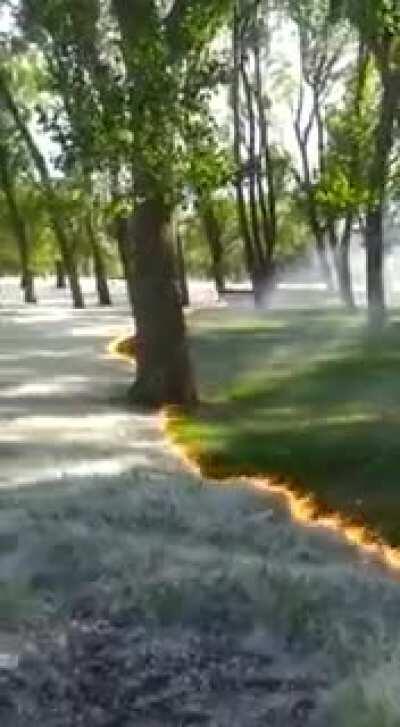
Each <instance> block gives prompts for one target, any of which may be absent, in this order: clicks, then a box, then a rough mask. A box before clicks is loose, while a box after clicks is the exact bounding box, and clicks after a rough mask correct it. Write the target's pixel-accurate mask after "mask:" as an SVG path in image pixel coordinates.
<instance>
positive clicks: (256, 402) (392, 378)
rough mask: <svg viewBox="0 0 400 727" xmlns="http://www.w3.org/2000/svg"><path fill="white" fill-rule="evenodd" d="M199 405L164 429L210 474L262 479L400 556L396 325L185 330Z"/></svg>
mask: <svg viewBox="0 0 400 727" xmlns="http://www.w3.org/2000/svg"><path fill="white" fill-rule="evenodd" d="M191 333H192V339H193V351H194V359H195V365H196V369H197V374H198V377H199V385H200V395H201V399H202V405H201V407H200V409H199V411H198V412H196V413H195V414H194V415H189V416H184V417H183V418H178V419H177V420H176V421H175V423H174V424H173V426H172V429H173V433H174V436H175V437H176V439H177V440H178V441H179V442H181V443H184V444H185V445H186V446H188V447H189V449H191V450H192V451H193V452H195V453H196V456H197V457H198V458H199V460H200V461H201V463H202V465H203V467H204V469H205V471H207V473H208V474H215V475H218V474H219V473H221V474H224V473H225V474H249V473H253V474H259V473H266V474H269V475H273V476H276V477H277V478H283V480H284V481H289V482H291V483H292V485H293V486H296V487H298V488H299V489H300V490H301V491H303V492H307V493H312V494H313V495H314V496H315V497H316V498H317V500H318V501H319V502H320V504H322V505H323V506H325V507H326V508H327V509H333V510H338V511H340V512H341V513H343V514H345V515H348V516H350V517H351V518H352V519H355V520H357V521H358V520H360V519H362V520H363V521H364V522H366V523H367V524H368V525H370V526H371V527H372V528H373V529H374V531H377V532H378V533H379V534H380V535H381V536H383V537H384V539H385V540H386V541H389V542H390V543H391V544H395V545H400V457H399V454H400V376H399V375H400V316H399V315H398V314H396V315H394V316H392V319H391V322H390V323H389V325H388V326H387V328H386V329H385V330H384V331H383V332H381V333H380V334H379V335H375V336H374V337H371V336H370V335H368V333H367V330H366V327H365V320H364V316H363V315H362V314H358V315H357V314H355V315H346V314H345V313H341V312H340V311H336V310H327V311H319V312H313V311H295V312H279V311H278V312H275V311H274V312H265V313H263V314H256V313H254V314H253V313H252V312H247V313H243V312H238V311H230V312H228V311H226V310H223V309H222V310H220V311H212V312H211V311H210V312H207V313H204V312H202V313H199V314H197V315H196V316H194V317H193V318H192V319H191Z"/></svg>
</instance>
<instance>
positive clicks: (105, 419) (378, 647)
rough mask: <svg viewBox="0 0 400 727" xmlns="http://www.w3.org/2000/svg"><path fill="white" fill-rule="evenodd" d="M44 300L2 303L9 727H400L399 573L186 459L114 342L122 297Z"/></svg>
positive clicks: (3, 638) (2, 562) (1, 710)
mask: <svg viewBox="0 0 400 727" xmlns="http://www.w3.org/2000/svg"><path fill="white" fill-rule="evenodd" d="M118 290H119V289H118ZM118 290H114V295H116V294H117V298H118V295H119V294H118ZM54 295H55V293H54V291H53V290H52V289H51V288H49V287H48V286H45V285H44V286H43V290H42V296H41V297H42V299H43V298H44V302H43V303H42V304H41V306H39V308H37V309H34V308H29V309H28V310H26V309H22V308H18V309H16V307H15V305H12V306H9V304H8V301H7V300H4V304H3V310H2V314H3V315H1V316H0V319H1V336H2V353H1V357H0V371H1V374H2V379H1V382H2V383H1V391H0V396H1V399H2V404H3V406H2V412H1V417H2V420H3V421H2V430H1V432H2V439H3V441H2V447H3V452H4V457H3V458H2V460H3V461H2V464H3V462H4V469H3V468H2V474H1V476H2V485H3V487H2V489H1V492H0V582H1V599H0V717H1V719H0V723H1V724H2V725H5V726H6V727H25V726H26V727H27V726H28V725H29V727H39V726H40V727H77V726H78V725H85V727H92V726H93V727H96V726H98V727H111V726H113V725H114V726H115V727H117V725H118V727H125V726H126V727H127V726H130V725H135V726H136V725H139V726H140V727H141V726H143V727H151V726H154V725H160V726H161V725H162V726H164V725H165V726H168V725H171V727H172V726H177V725H199V724H205V725H218V727H225V725H237V727H243V726H244V725H246V727H252V726H253V725H254V726H255V725H264V726H266V725H279V727H303V726H305V725H314V726H316V727H329V725H332V726H334V725H338V726H340V727H377V725H379V726H381V725H382V726H383V727H392V726H393V727H395V725H398V724H399V721H400V700H399V696H398V687H397V683H398V676H399V663H398V662H399V655H400V649H399V644H400V623H399V620H398V604H399V597H400V585H399V584H398V582H397V580H396V579H395V578H394V577H391V576H390V574H389V573H387V572H385V571H384V570H383V569H382V568H380V567H378V566H377V565H374V564H372V563H369V562H365V560H364V559H363V558H362V556H361V555H360V553H358V552H357V551H355V550H354V549H351V548H350V547H349V546H347V545H346V544H345V543H343V542H341V541H340V540H339V539H337V538H335V537H333V536H332V535H330V534H328V533H326V532H323V531H311V530H306V529H302V528H300V527H299V526H297V525H295V524H294V523H293V522H291V521H290V519H289V518H288V515H287V513H286V512H285V510H284V508H283V507H282V505H281V503H279V502H278V501H277V500H274V499H273V498H271V497H267V496H265V497H260V496H259V495H256V494H255V493H254V492H252V491H251V490H250V489H249V487H248V486H246V485H245V484H244V483H243V482H240V481H238V480H232V481H231V482H229V483H226V484H225V485H221V484H218V483H215V482H211V481H206V480H204V479H202V478H200V477H198V476H196V475H195V474H193V473H191V472H188V471H186V470H185V468H184V466H183V464H182V462H181V461H180V459H179V458H178V457H177V456H175V455H174V454H173V452H172V451H171V450H170V448H169V445H168V442H167V441H166V439H165V437H164V435H163V433H162V430H161V428H160V420H159V417H158V416H157V415H156V414H154V415H151V414H149V413H144V412H135V411H131V410H128V409H127V408H126V406H125V404H124V394H125V391H126V389H127V387H128V385H129V383H130V380H131V376H132V371H131V366H130V365H129V364H128V363H123V362H121V361H117V360H114V359H111V358H109V357H108V356H107V355H106V353H105V349H106V345H107V341H108V339H109V337H110V336H111V335H114V334H118V333H121V332H122V329H124V328H125V327H126V326H128V328H129V327H130V322H129V317H128V313H127V310H126V307H125V305H119V306H117V307H116V308H115V309H114V310H113V311H104V312H103V311H100V310H99V309H97V308H94V307H90V309H88V310H87V311H85V312H78V313H77V312H73V311H71V310H70V309H69V308H68V307H67V306H66V305H65V304H62V300H61V301H58V303H57V309H56V307H55V301H54ZM57 295H61V294H57ZM118 300H121V299H120V298H118ZM49 301H50V302H49ZM59 303H61V304H62V306H61V308H62V309H61V311H60V309H59V308H58V305H59ZM221 375H222V372H221ZM32 387H33V388H32ZM35 387H36V388H35ZM3 435H4V436H3ZM8 447H9V449H7V448H8ZM7 453H8V455H7ZM16 455H18V462H17V457H16Z"/></svg>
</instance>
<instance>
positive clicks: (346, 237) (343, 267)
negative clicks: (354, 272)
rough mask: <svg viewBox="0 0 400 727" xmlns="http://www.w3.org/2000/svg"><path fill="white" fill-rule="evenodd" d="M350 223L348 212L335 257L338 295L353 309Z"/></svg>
mask: <svg viewBox="0 0 400 727" xmlns="http://www.w3.org/2000/svg"><path fill="white" fill-rule="evenodd" d="M352 225H353V216H352V215H351V214H349V215H347V217H346V220H345V225H344V230H343V233H342V236H341V239H340V245H339V248H338V250H337V258H336V259H337V273H338V283H339V291H340V296H341V298H342V301H343V303H344V305H345V306H346V308H348V310H354V309H355V307H356V305H355V301H354V294H353V286H352V281H351V268H350V243H351V230H352Z"/></svg>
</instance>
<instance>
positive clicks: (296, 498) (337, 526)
mask: <svg viewBox="0 0 400 727" xmlns="http://www.w3.org/2000/svg"><path fill="white" fill-rule="evenodd" d="M126 341H127V337H126V336H125V337H123V336H121V337H120V338H117V339H116V340H115V341H112V342H111V343H110V345H109V347H108V352H109V353H110V354H111V355H112V356H116V357H118V358H121V359H122V360H125V361H132V359H133V358H134V355H133V353H128V352H127V353H125V352H124V351H123V350H121V349H122V348H123V347H124V344H125V343H126ZM128 350H129V349H128ZM174 420H176V413H175V410H174V408H173V407H165V408H163V409H162V410H161V411H160V418H159V423H160V428H161V431H162V433H163V435H164V437H165V438H166V440H167V442H168V447H169V450H170V451H171V452H172V453H173V454H174V455H175V456H176V457H177V458H178V459H179V460H180V461H181V462H182V464H183V465H184V467H185V469H187V470H188V471H189V472H191V474H193V475H194V476H195V477H205V478H207V477H208V476H210V477H212V467H211V466H210V468H209V471H204V470H205V468H203V467H202V466H201V463H200V457H199V453H198V452H196V451H195V450H194V449H193V448H190V447H188V446H187V445H186V446H185V445H183V444H179V443H178V442H177V441H176V440H175V439H174V436H173V433H172V425H173V423H174ZM218 478H219V479H225V480H230V481H232V479H233V476H232V475H231V474H229V476H228V475H227V476H226V477H223V476H222V475H221V472H219V473H218ZM237 479H240V480H242V481H243V482H245V483H246V484H248V485H250V486H251V487H253V488H254V489H256V490H258V491H259V492H267V493H269V494H271V495H275V496H278V497H280V498H282V499H283V500H284V501H285V503H286V506H287V508H288V511H289V513H290V516H291V518H292V519H293V520H294V521H295V522H298V523H300V524H301V525H303V526H305V527H308V528H314V529H315V528H325V529H326V530H330V531H332V532H334V533H336V534H337V535H339V536H340V537H341V538H343V539H344V540H345V541H346V542H347V543H349V544H350V545H353V546H355V547H356V548H358V549H359V550H360V551H361V552H362V553H363V554H365V555H366V556H368V557H369V558H372V559H375V560H377V561H379V562H381V563H382V564H383V565H385V566H386V567H388V568H390V569H392V570H394V571H399V570H400V549H399V548H394V547H392V546H390V545H388V544H387V543H385V542H384V541H383V540H382V539H381V538H379V536H378V535H376V534H374V533H373V532H371V530H368V528H366V527H365V526H363V525H358V524H356V523H351V522H350V523H349V522H348V520H346V518H345V517H344V516H343V515H341V514H340V513H338V512H334V513H330V514H326V513H325V512H324V511H323V510H322V509H321V508H320V507H319V505H318V503H317V502H316V500H315V499H314V498H313V497H312V496H311V495H301V494H299V493H298V492H296V491H295V490H293V489H292V488H291V487H290V486H289V485H283V484H275V483H273V482H272V481H271V479H269V478H266V477H262V476H260V477H243V476H240V475H239V476H238V478H237Z"/></svg>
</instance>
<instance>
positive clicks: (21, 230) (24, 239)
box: [0, 144, 37, 303]
mask: <svg viewBox="0 0 400 727" xmlns="http://www.w3.org/2000/svg"><path fill="white" fill-rule="evenodd" d="M0 183H1V188H2V190H3V192H4V195H5V198H6V201H7V205H8V209H9V213H10V221H11V224H12V227H13V230H14V236H15V240H16V243H17V247H18V252H19V256H20V260H21V269H22V275H21V288H22V289H23V291H24V300H25V303H36V302H37V301H36V297H35V291H34V277H33V273H32V270H31V267H30V260H29V258H30V255H29V247H30V246H29V240H28V235H27V231H26V226H25V222H24V220H23V218H22V215H21V212H20V209H19V206H18V203H17V198H16V192H15V185H14V179H13V177H12V174H11V171H10V160H9V156H8V151H7V148H6V146H5V145H4V144H0Z"/></svg>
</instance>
